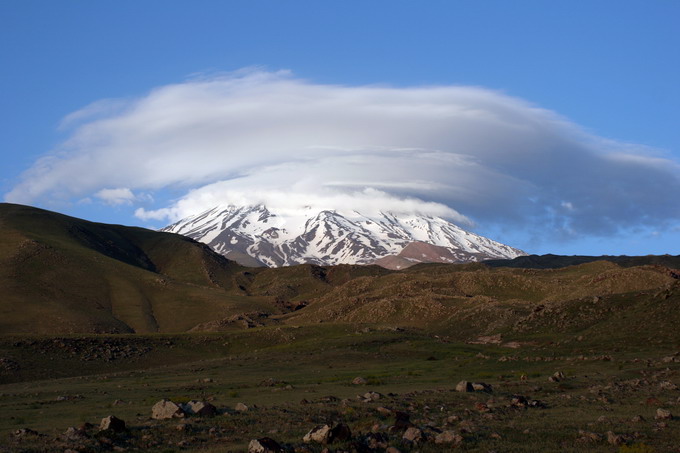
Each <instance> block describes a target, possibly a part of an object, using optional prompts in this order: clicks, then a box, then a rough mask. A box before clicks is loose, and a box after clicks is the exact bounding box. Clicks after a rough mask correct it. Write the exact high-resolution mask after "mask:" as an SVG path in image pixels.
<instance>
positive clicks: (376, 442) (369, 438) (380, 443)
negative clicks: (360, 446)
mask: <svg viewBox="0 0 680 453" xmlns="http://www.w3.org/2000/svg"><path fill="white" fill-rule="evenodd" d="M388 442H389V437H387V435H386V434H383V433H368V434H367V435H366V437H365V438H364V443H365V444H366V445H367V446H368V449H369V450H378V449H380V450H383V449H385V448H387V444H388Z"/></svg>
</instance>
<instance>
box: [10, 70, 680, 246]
mask: <svg viewBox="0 0 680 453" xmlns="http://www.w3.org/2000/svg"><path fill="white" fill-rule="evenodd" d="M64 127H65V128H67V129H68V130H69V131H70V136H69V138H68V140H66V141H65V142H64V143H63V144H62V145H61V146H60V147H59V148H58V149H56V150H54V152H52V153H50V154H49V155H46V156H45V157H43V158H42V159H40V160H38V161H37V162H35V164H34V165H33V166H32V167H31V168H30V169H29V170H28V171H27V172H26V173H25V174H24V175H23V177H22V180H21V181H20V182H19V183H18V184H17V185H16V186H15V187H14V188H13V189H12V190H11V191H10V192H9V193H7V194H6V195H5V199H6V200H7V201H11V202H19V203H36V202H42V203H47V202H49V201H50V200H56V199H59V200H79V199H82V198H85V197H93V198H94V199H97V200H100V201H101V202H108V203H110V204H111V203H113V204H120V205H125V206H127V205H131V209H135V210H136V214H137V216H138V217H140V218H142V219H156V220H159V221H173V220H177V219H178V218H180V217H184V216H186V215H190V214H195V213H196V212H198V211H200V210H202V209H206V208H209V207H211V203H212V205H215V204H228V203H234V204H256V203H263V204H267V205H270V206H271V207H272V208H276V209H280V210H282V209H297V208H300V207H303V206H311V205H313V206H317V207H323V208H324V209H334V208H337V209H348V208H352V207H354V208H355V209H356V210H358V211H360V212H364V211H373V210H380V209H384V210H394V211H400V212H404V211H414V212H416V211H417V212H419V213H421V214H432V215H438V216H443V217H448V218H450V219H452V220H454V221H458V222H462V223H470V222H471V221H476V222H478V223H492V224H503V225H510V226H512V225H514V226H519V227H525V226H528V225H536V224H540V225H541V226H542V227H543V229H544V230H545V234H553V233H554V232H556V231H559V232H562V233H567V234H572V235H575V234H579V235H582V234H611V233H613V232H615V231H617V230H618V229H621V228H632V227H637V226H647V225H657V226H658V225H662V224H664V223H667V222H670V221H676V220H677V218H678V216H679V214H680V209H679V208H680V202H678V201H677V200H676V197H673V196H671V194H674V193H678V189H680V183H679V181H678V174H679V173H678V164H677V162H674V161H671V160H669V159H665V158H662V157H658V156H653V155H651V154H650V153H649V152H648V151H647V150H645V148H644V147H637V146H632V145H624V144H620V143H617V142H613V141H609V140H604V139H602V138H599V137H595V136H592V135H589V134H587V133H585V132H583V130H582V129H580V128H579V127H577V126H576V125H574V124H573V123H570V122H569V121H567V120H565V119H564V118H562V117H560V116H559V115H557V114H555V113H553V112H551V111H548V110H545V109H541V108H538V107H536V106H534V105H532V104H530V103H528V102H525V101H523V100H521V99H517V98H514V97H510V96H507V95H504V94H501V93H498V92H495V91H491V90H487V89H483V88H478V87H466V86H425V87H405V88H395V87H389V86H380V85H376V86H342V85H324V84H317V83H312V82H309V81H306V80H303V79H299V78H296V77H294V76H293V75H291V74H290V73H289V72H285V71H282V72H265V71H258V70H254V71H241V72H238V73H233V74H227V75H221V76H216V77H209V78H201V79H194V80H189V81H186V82H184V83H180V84H176V85H169V86H164V87H160V88H157V89H155V90H153V91H151V92H150V93H149V94H148V95H146V96H144V97H142V98H139V99H135V100H130V101H121V100H110V101H106V100H105V101H97V102H96V103H95V104H93V105H92V106H89V107H86V108H84V109H82V110H81V111H78V112H75V113H74V114H72V115H69V117H67V118H66V119H65V121H64ZM168 189H172V190H173V191H174V193H177V191H178V190H181V191H183V193H184V194H185V195H183V196H180V197H179V198H177V199H176V200H175V201H174V202H173V203H171V204H170V205H166V206H163V205H161V206H158V205H154V204H153V202H152V200H153V199H154V198H153V197H152V195H153V194H155V193H159V194H160V193H163V192H164V191H167V190H168ZM140 194H141V195H140ZM157 198H163V197H157Z"/></svg>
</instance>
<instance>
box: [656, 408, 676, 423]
mask: <svg viewBox="0 0 680 453" xmlns="http://www.w3.org/2000/svg"><path fill="white" fill-rule="evenodd" d="M654 418H655V419H656V420H671V419H672V418H673V414H671V411H669V410H668V409H662V408H659V409H657V410H656V416H655V417H654Z"/></svg>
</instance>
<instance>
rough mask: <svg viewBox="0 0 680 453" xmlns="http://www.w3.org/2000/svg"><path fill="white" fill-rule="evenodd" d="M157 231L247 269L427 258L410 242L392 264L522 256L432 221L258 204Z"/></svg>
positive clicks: (214, 212) (409, 255)
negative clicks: (184, 239)
mask: <svg viewBox="0 0 680 453" xmlns="http://www.w3.org/2000/svg"><path fill="white" fill-rule="evenodd" d="M162 231H168V232H172V233H179V234H182V235H185V236H189V237H191V238H193V239H196V240H198V241H200V242H203V243H205V244H208V245H209V246H210V247H212V248H213V249H214V250H215V251H216V252H218V253H221V254H222V255H224V256H226V257H227V258H230V259H233V260H235V261H237V262H240V263H241V264H244V265H251V266H252V265H265V266H269V267H278V266H289V265H294V264H302V263H313V264H320V265H335V264H371V263H373V262H375V261H376V260H379V259H381V258H386V257H390V256H395V255H399V254H400V253H401V252H402V251H403V250H404V249H405V248H406V247H407V246H409V244H413V243H420V244H423V243H424V244H429V245H431V246H436V247H434V248H432V247H429V248H428V249H427V253H421V254H420V255H422V256H418V255H419V254H418V253H416V254H415V255H414V253H413V250H420V249H422V246H421V247H416V246H415V245H412V246H411V247H409V250H410V253H406V254H402V255H400V259H399V263H400V264H398V265H394V266H395V267H398V268H401V267H406V266H407V265H408V263H413V264H415V263H417V262H433V261H438V262H470V261H480V260H484V259H492V258H493V259H497V258H515V257H517V256H520V255H525V253H524V252H522V251H521V250H518V249H515V248H512V247H509V246H507V245H504V244H501V243H499V242H496V241H493V240H491V239H488V238H485V237H482V236H479V235H477V234H474V233H470V232H468V231H465V230H463V229H461V228H460V227H458V226H456V225H454V224H453V223H451V222H448V221H447V220H444V219H442V218H439V217H430V216H424V215H415V214H413V215H401V214H400V215H395V214H392V213H389V212H384V213H382V212H381V213H380V214H379V215H372V216H366V215H363V214H361V213H359V212H356V211H352V212H342V213H341V212H338V211H328V210H326V211H320V212H314V211H312V210H311V209H307V210H304V211H298V212H295V213H290V212H285V213H283V212H277V213H274V212H272V211H270V210H269V209H267V207H265V206H262V205H258V206H242V207H238V206H233V205H230V206H218V207H215V208H213V209H210V210H208V211H205V212H203V213H201V214H198V215H195V216H191V217H187V218H185V219H182V220H180V221H179V222H177V223H174V224H172V225H170V226H168V227H166V228H164V229H163V230H162ZM424 250H425V249H423V251H424ZM437 250H438V251H439V252H441V253H437V252H436V251H437ZM388 261H389V260H388ZM382 262H386V261H385V260H382ZM379 264H380V262H379ZM383 265H384V264H383ZM386 267H390V266H389V265H386Z"/></svg>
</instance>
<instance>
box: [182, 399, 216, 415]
mask: <svg viewBox="0 0 680 453" xmlns="http://www.w3.org/2000/svg"><path fill="white" fill-rule="evenodd" d="M183 409H184V412H186V413H187V414H191V415H197V416H199V417H214V416H215V414H217V408H216V407H215V406H213V405H212V404H210V403H208V402H206V401H195V400H192V401H189V402H188V403H186V404H184V405H183Z"/></svg>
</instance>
